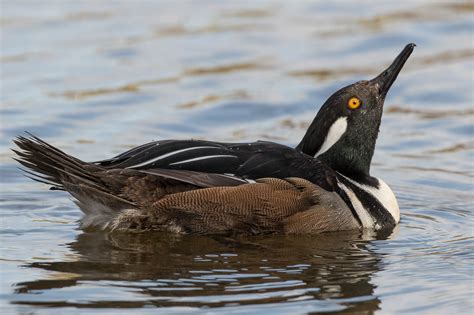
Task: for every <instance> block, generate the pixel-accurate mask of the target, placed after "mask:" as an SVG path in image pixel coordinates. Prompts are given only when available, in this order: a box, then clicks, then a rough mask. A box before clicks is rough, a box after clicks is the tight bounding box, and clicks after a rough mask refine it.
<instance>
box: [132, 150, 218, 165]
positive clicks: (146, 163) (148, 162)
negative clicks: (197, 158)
mask: <svg viewBox="0 0 474 315" xmlns="http://www.w3.org/2000/svg"><path fill="white" fill-rule="evenodd" d="M211 148H216V149H218V148H217V147H213V146H200V147H192V148H186V149H181V150H176V151H172V152H169V153H166V154H163V155H160V156H157V157H155V158H153V159H151V160H147V161H145V162H142V163H140V164H135V165H132V166H128V167H127V168H134V167H141V166H145V165H148V164H151V163H153V162H156V161H159V160H162V159H165V158H167V157H170V156H173V155H175V154H179V153H183V152H186V151H191V150H199V149H211ZM171 165H172V164H171Z"/></svg>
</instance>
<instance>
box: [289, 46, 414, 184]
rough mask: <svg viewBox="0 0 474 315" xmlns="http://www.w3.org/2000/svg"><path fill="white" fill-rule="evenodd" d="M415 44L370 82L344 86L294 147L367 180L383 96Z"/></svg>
mask: <svg viewBox="0 0 474 315" xmlns="http://www.w3.org/2000/svg"><path fill="white" fill-rule="evenodd" d="M414 47H415V44H408V45H406V46H405V48H404V49H403V50H402V52H401V53H400V54H399V55H398V56H397V57H396V58H395V60H394V61H393V63H392V64H391V65H390V66H389V67H388V68H387V69H386V70H384V71H383V72H382V73H381V74H379V75H378V76H377V77H375V78H374V79H372V80H370V81H359V82H356V83H354V84H351V85H349V86H346V87H344V88H342V89H340V90H339V91H337V92H336V93H334V94H333V95H331V96H330V97H329V99H328V100H327V101H326V102H325V103H324V105H323V106H322V107H321V109H320V110H319V112H318V114H317V116H316V118H315V119H314V120H313V122H312V123H311V125H310V127H309V128H308V131H307V132H306V134H305V136H304V137H303V140H302V141H301V142H300V144H299V145H298V146H297V147H296V149H297V150H300V151H302V152H304V153H306V154H308V155H311V156H314V157H317V158H318V159H320V160H322V161H324V162H325V163H327V164H328V165H329V166H330V167H331V168H332V169H334V170H336V171H338V172H339V173H341V174H343V175H346V176H349V177H351V178H354V179H363V178H367V177H369V176H370V175H369V171H370V163H371V161H372V156H373V154H374V149H375V142H376V140H377V135H378V133H379V127H380V122H381V120H382V112H383V104H384V101H385V96H386V95H387V92H388V91H389V90H390V87H391V86H392V84H393V82H395V80H396V78H397V76H398V74H399V73H400V71H401V69H402V68H403V65H404V64H405V62H406V61H407V59H408V57H409V56H410V55H411V53H412V52H413V49H414Z"/></svg>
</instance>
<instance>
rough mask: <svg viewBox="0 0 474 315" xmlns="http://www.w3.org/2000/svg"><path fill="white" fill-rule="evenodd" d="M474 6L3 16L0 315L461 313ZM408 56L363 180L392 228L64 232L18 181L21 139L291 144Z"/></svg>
mask: <svg viewBox="0 0 474 315" xmlns="http://www.w3.org/2000/svg"><path fill="white" fill-rule="evenodd" d="M473 13H474V5H473V4H472V3H471V2H456V1H451V2H444V3H435V2H433V1H397V2H386V1H384V2H372V1H357V2H354V3H348V2H345V1H344V2H337V3H325V2H314V3H312V2H302V1H301V2H292V3H289V2H283V1H281V2H280V1H269V2H265V1H258V2H257V1H255V2H250V1H249V2H198V3H194V2H179V3H175V2H158V1H157V2H152V1H136V2H132V1H120V2H107V1H105V2H100V3H97V2H81V3H79V2H66V1H47V2H42V1H40V2H36V1H30V2H17V1H3V2H2V3H1V10H0V14H1V20H0V31H1V48H0V53H1V56H0V65H1V68H0V70H1V90H0V104H1V106H0V134H1V137H0V161H1V169H0V172H1V173H0V175H1V187H0V192H1V196H0V210H1V220H0V263H1V265H0V307H1V309H2V311H3V312H2V313H5V314H10V313H19V314H24V313H34V314H63V313H65V312H68V313H75V314H80V313H83V312H85V311H89V312H92V313H126V314H130V313H137V312H138V311H140V312H143V313H155V312H156V311H157V308H158V307H159V311H161V312H162V313H170V314H171V313H174V314H187V313H207V314H214V313H223V314H240V313H245V314H248V313H262V312H265V313H272V314H305V313H315V312H316V313H317V312H335V313H343V314H372V313H383V314H387V313H388V314H391V313H421V314H446V313H448V312H449V313H453V314H463V313H464V314H471V313H472V310H473V308H474V305H473V302H472V301H473V299H472V296H473V293H474V292H473V290H474V289H473V283H474V279H473V275H474V272H473V267H472V266H473V226H474V225H473V215H472V212H473V208H474V207H473V203H474V194H473V193H474V181H473V175H474V174H473V173H474V172H473V171H474V164H473V161H474V156H473V153H474V138H473V132H474V131H473V128H474V127H473V121H474V120H473V118H474V115H473V114H474V107H473V99H474V92H473V91H474V89H473V87H474V81H473V56H474V46H473V21H474V15H473ZM409 42H415V43H416V44H417V45H418V46H417V48H416V50H415V52H414V54H413V55H412V57H411V58H410V60H409V61H408V63H407V65H406V67H405V69H404V70H403V71H402V73H401V74H400V76H399V78H398V80H397V81H396V82H395V84H394V86H393V88H392V90H391V91H390V93H389V95H388V98H387V100H386V104H385V114H384V118H383V122H382V126H381V132H380V136H379V140H378V143H377V148H376V153H375V157H374V162H373V165H372V173H373V174H374V175H375V176H377V177H380V178H383V179H384V181H385V182H387V183H388V184H389V185H390V186H391V187H392V188H393V190H394V191H395V193H396V195H397V198H398V201H399V204H400V208H401V212H402V221H401V223H400V226H399V227H398V228H396V229H395V230H394V231H393V232H392V233H391V234H390V235H373V234H370V233H364V234H362V235H361V234H360V233H343V234H337V235H321V236H300V237H283V236H271V237H253V238H242V239H238V240H229V239H216V238H211V237H202V236H199V237H196V236H178V235H169V234H160V233H146V234H138V235H137V234H133V235H124V234H106V233H100V232H94V233H93V232H84V231H81V230H79V229H78V224H77V220H79V219H80V217H81V212H80V211H79V210H78V208H77V207H76V206H75V205H74V204H73V203H72V202H71V200H70V198H69V197H68V195H67V194H65V193H62V192H52V191H48V190H47V187H46V186H44V185H41V184H39V183H36V182H33V181H31V180H29V179H27V178H25V177H24V176H23V175H22V174H21V173H20V172H19V170H18V169H17V166H18V165H17V164H15V162H14V161H13V160H12V159H11V157H12V152H11V151H10V150H9V148H10V147H12V146H13V145H12V143H11V140H12V138H14V137H15V136H17V135H19V134H22V133H23V131H25V130H27V131H30V132H33V133H35V134H37V135H38V136H41V137H43V138H44V139H45V140H47V141H49V142H51V143H52V144H54V145H56V146H58V147H60V148H62V149H63V150H65V151H66V152H68V153H70V154H73V155H76V156H78V157H80V158H81V159H84V160H99V159H103V158H107V157H110V156H112V155H114V154H117V153H120V152H122V151H124V150H126V149H128V148H130V147H132V146H134V145H138V144H141V143H144V142H147V141H150V140H154V139H167V138H183V139H184V138H205V139H213V140H220V141H246V140H248V141H251V140H256V139H266V140H273V141H277V142H281V143H285V144H289V145H295V144H297V143H298V142H299V140H300V138H301V137H302V135H303V133H304V131H305V128H306V127H307V126H308V124H309V122H310V121H311V120H312V119H313V117H314V115H315V114H316V112H317V110H318V109H319V107H320V106H321V104H322V103H323V102H324V100H325V99H326V98H327V97H328V96H329V95H330V94H331V93H332V92H334V91H335V90H337V89H339V88H340V87H342V86H344V85H346V84H349V83H352V82H354V81H356V80H360V79H370V78H372V77H374V76H375V75H376V74H378V73H379V72H380V71H381V70H382V69H384V67H386V66H387V65H388V64H389V63H390V62H391V61H392V59H393V58H394V57H395V56H396V55H397V54H398V52H399V51H400V50H401V48H402V47H403V46H404V45H405V44H407V43H409Z"/></svg>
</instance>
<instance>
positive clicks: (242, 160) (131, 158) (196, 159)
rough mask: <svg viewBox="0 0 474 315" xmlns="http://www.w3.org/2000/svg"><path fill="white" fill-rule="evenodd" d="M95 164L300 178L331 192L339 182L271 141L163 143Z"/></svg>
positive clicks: (319, 165)
mask: <svg viewBox="0 0 474 315" xmlns="http://www.w3.org/2000/svg"><path fill="white" fill-rule="evenodd" d="M96 164H99V165H100V166H102V167H105V168H108V169H113V168H128V169H136V170H154V169H170V170H186V171H194V172H204V173H214V174H223V175H226V176H234V177H239V178H244V179H258V178H264V177H276V178H287V177H300V178H305V179H307V180H309V181H311V182H313V183H315V184H318V185H320V186H321V187H323V188H325V189H327V190H330V191H332V190H334V185H335V183H336V179H335V173H334V172H333V171H332V170H331V169H330V168H329V167H327V166H326V165H325V164H323V163H321V162H320V161H318V160H315V159H314V158H312V157H309V156H307V155H305V154H303V153H301V152H299V151H297V150H295V149H293V148H290V147H288V146H285V145H281V144H278V143H274V142H269V141H257V142H252V143H221V142H212V141H204V140H161V141H155V142H150V143H147V144H144V145H142V146H139V147H136V148H133V149H131V150H129V151H127V152H124V153H122V154H120V155H117V156H116V157H114V158H112V159H109V160H103V161H99V162H96Z"/></svg>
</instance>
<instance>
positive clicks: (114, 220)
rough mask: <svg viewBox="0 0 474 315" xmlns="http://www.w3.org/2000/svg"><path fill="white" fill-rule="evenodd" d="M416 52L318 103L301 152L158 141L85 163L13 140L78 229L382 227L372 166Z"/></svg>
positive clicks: (386, 198) (381, 202)
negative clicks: (69, 209) (66, 205)
mask: <svg viewBox="0 0 474 315" xmlns="http://www.w3.org/2000/svg"><path fill="white" fill-rule="evenodd" d="M414 47H415V44H408V45H407V46H406V47H405V48H404V49H403V50H402V52H401V53H400V54H399V55H398V56H397V58H396V59H395V60H394V61H393V63H392V64H391V65H390V66H389V67H388V68H387V69H386V70H385V71H383V72H382V73H381V74H380V75H378V76H377V77H376V78H374V79H372V80H370V81H359V82H356V83H354V84H352V85H349V86H347V87H344V88H342V89H341V90H339V91H337V92H336V93H334V94H333V95H332V96H330V97H329V99H328V100H327V101H326V102H325V103H324V105H323V106H322V107H321V109H320V110H319V112H318V114H317V116H316V117H315V119H314V120H313V122H312V123H311V125H310V127H309V128H308V130H307V132H306V134H305V135H304V137H303V139H302V141H301V142H300V143H299V144H298V146H297V147H296V148H295V149H293V148H290V147H287V146H284V145H281V144H277V143H274V142H268V141H258V142H253V143H221V142H212V141H201V140H186V141H183V140H161V141H155V142H150V143H147V144H144V145H142V146H139V147H136V148H133V149H131V150H129V151H127V152H124V153H122V154H120V155H118V156H116V157H114V158H112V159H108V160H103V161H98V162H92V163H88V162H83V161H81V160H79V159H76V158H74V157H72V156H70V155H67V154H65V153H64V152H62V151H60V150H58V149H56V148H55V147H53V146H51V145H49V144H47V143H46V142H44V141H43V140H41V139H39V138H37V137H34V136H32V135H30V137H21V136H20V137H18V138H17V139H16V140H15V143H16V144H17V146H18V147H19V148H20V149H21V150H20V151H17V150H14V151H15V153H16V154H17V155H18V157H19V158H18V159H17V160H18V161H19V162H20V163H21V164H23V165H24V166H26V167H27V168H29V169H31V170H32V172H30V171H25V172H27V173H28V174H30V175H32V176H31V177H32V179H35V180H38V181H40V182H43V183H46V184H50V185H52V186H53V188H54V189H62V190H66V191H68V192H69V193H70V194H71V195H72V196H73V197H75V199H76V200H77V204H78V205H79V207H80V208H81V209H82V211H83V212H84V213H85V217H84V219H83V220H82V226H83V227H84V228H85V227H90V226H95V227H99V228H102V229H109V230H166V231H174V232H184V233H201V234H234V233H235V234H268V233H286V234H301V233H320V232H326V231H338V230H350V229H357V228H371V229H381V228H389V227H393V226H395V225H396V224H397V223H398V222H399V220H400V212H399V208H398V204H397V200H396V198H395V195H394V194H393V192H392V190H391V189H390V188H389V187H388V185H387V184H385V182H383V181H382V180H380V179H377V178H375V177H372V176H370V174H369V170H370V164H371V160H372V156H373V153H374V149H375V142H376V139H377V135H378V132H379V127H380V123H381V118H382V112H383V104H384V100H385V96H386V95H387V92H388V90H389V89H390V87H391V86H392V84H393V82H394V81H395V79H396V78H397V76H398V73H399V72H400V71H401V69H402V67H403V65H404V64H405V62H406V60H407V59H408V57H409V56H410V55H411V53H412V52H413V49H414Z"/></svg>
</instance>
